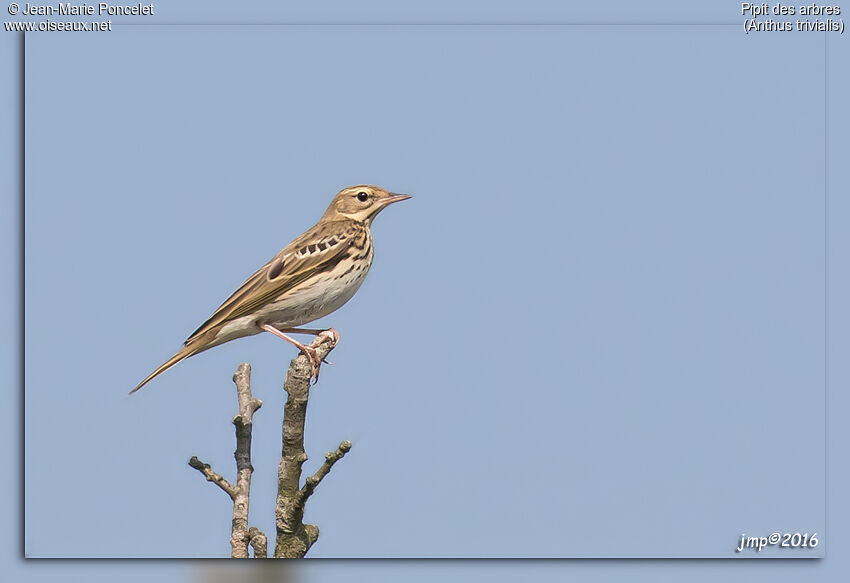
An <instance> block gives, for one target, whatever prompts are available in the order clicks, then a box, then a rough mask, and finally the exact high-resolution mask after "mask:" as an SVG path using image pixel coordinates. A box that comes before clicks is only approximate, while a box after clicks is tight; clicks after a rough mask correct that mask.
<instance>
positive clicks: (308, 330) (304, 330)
mask: <svg viewBox="0 0 850 583" xmlns="http://www.w3.org/2000/svg"><path fill="white" fill-rule="evenodd" d="M280 332H289V333H290V334H312V335H313V336H328V337H330V339H331V340H333V343H334V345H336V343H337V342H339V338H340V336H339V332H337V331H336V328H328V329H327V330H316V329H315V328H284V329H282V330H280ZM322 362H324V363H325V364H333V363H332V362H330V361H329V360H327V359H323V360H322Z"/></svg>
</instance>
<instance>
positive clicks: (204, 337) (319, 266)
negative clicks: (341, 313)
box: [130, 185, 410, 394]
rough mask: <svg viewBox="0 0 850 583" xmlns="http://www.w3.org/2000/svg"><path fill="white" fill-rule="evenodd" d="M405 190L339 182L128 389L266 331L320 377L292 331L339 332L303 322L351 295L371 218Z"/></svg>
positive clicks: (362, 268) (311, 353) (363, 267)
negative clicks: (173, 350)
mask: <svg viewBox="0 0 850 583" xmlns="http://www.w3.org/2000/svg"><path fill="white" fill-rule="evenodd" d="M408 198H410V196H408V195H406V194H393V193H392V192H387V191H386V190H384V189H383V188H379V187H377V186H370V185H359V186H352V187H350V188H345V189H343V190H341V191H340V192H339V194H337V195H336V196H335V197H334V199H333V201H332V202H331V205H330V206H329V207H328V210H327V211H325V214H324V215H322V218H321V219H319V222H318V223H316V225H315V226H314V227H313V228H311V229H309V230H308V231H307V232H305V233H304V234H303V235H301V236H300V237H298V238H297V239H295V240H294V241H293V242H292V243H290V244H289V245H287V246H286V247H284V248H283V250H282V251H281V252H280V253H278V254H277V255H275V256H274V257H273V258H272V260H271V261H269V262H268V263H266V264H265V265H264V266H262V267H261V268H260V269H259V271H257V272H256V273H255V274H254V275H252V276H251V277H249V278H248V280H247V281H246V282H245V283H243V284H242V286H241V287H240V288H239V289H238V290H236V292H235V293H234V294H233V295H232V296H230V297H229V298H228V299H227V301H225V302H224V303H223V304H222V305H221V306H220V307H219V308H218V309H217V310H216V311H215V313H213V315H212V316H210V318H209V320H207V321H206V322H204V323H203V324H202V325H201V327H200V328H198V329H197V330H195V332H194V333H193V334H192V335H191V336H189V338H188V339H187V340H186V342H185V343H184V346H183V348H181V349H180V350H179V351H178V352H177V354H175V355H174V356H172V357H171V358H169V359H168V360H166V361H165V362H164V363H163V364H162V365H161V366H160V367H159V368H157V369H156V370H155V371H153V372H152V373H151V374H150V375H148V377H147V378H146V379H145V380H143V381H142V382H141V383H139V384H138V386H137V387H136V388H135V389H133V390H132V391H130V393H131V394H132V393H135V392H136V391H138V390H139V389H141V388H142V387H143V386H144V385H145V384H146V383H147V382H148V381H150V380H151V379H153V378H154V377H156V376H157V375H159V374H160V373H162V372H163V371H165V370H167V369H169V368H171V367H172V366H174V365H175V364H177V363H178V362H180V361H181V360H183V359H184V358H188V357H190V356H192V355H194V354H198V353H199V352H203V351H204V350H207V349H209V348H212V347H213V346H218V345H219V344H223V343H225V342H229V341H230V340H234V339H235V338H241V337H243V336H251V335H253V334H259V333H260V332H263V331H265V332H270V333H271V334H274V335H275V336H279V337H280V338H283V339H284V340H286V341H287V342H291V343H292V344H293V345H295V346H296V347H297V348H298V350H300V351H301V352H302V353H304V354H305V355H306V356H307V358H308V359H310V363H311V365H312V374H313V378H314V379H316V380H318V378H319V367H320V365H321V363H320V362H319V358H318V356H317V355H316V351H315V349H313V348H310V347H309V346H307V345H304V344H302V343H300V342H298V341H297V340H295V339H293V338H291V337H289V336H287V334H288V333H303V334H313V335H322V334H330V335H332V336H334V337H335V339H336V340H338V339H339V334H338V333H337V332H336V330H334V329H333V328H331V329H329V330H311V329H305V328H298V326H302V325H304V324H307V323H308V322H312V321H313V320H318V319H319V318H322V317H324V316H327V315H328V314H330V313H331V312H333V311H335V310H337V309H339V308H340V307H342V305H343V304H344V303H345V302H347V301H348V300H350V299H351V296H353V295H354V292H356V291H357V288H359V287H360V284H361V283H363V280H364V279H365V278H366V274H367V273H368V272H369V268H370V267H371V266H372V233H371V231H370V227H371V226H372V220H373V219H374V218H375V217H376V216H377V214H378V213H379V212H381V211H382V210H383V209H384V208H386V207H387V206H388V205H390V204H392V203H394V202H398V201H401V200H405V199H408Z"/></svg>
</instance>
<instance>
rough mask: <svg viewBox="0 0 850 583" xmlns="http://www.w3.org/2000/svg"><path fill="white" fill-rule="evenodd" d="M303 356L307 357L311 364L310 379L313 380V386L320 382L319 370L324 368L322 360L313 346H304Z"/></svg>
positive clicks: (302, 347)
mask: <svg viewBox="0 0 850 583" xmlns="http://www.w3.org/2000/svg"><path fill="white" fill-rule="evenodd" d="M299 348H300V349H301V354H303V355H304V356H306V357H307V360H308V361H309V362H310V378H311V379H312V380H313V384H314V385H315V384H316V383H318V382H319V369H320V368H321V366H322V360H321V359H320V358H319V354H318V352H317V351H316V349H315V348H313V347H312V346H307V345H304V344H302V345H301V346H300V347H299Z"/></svg>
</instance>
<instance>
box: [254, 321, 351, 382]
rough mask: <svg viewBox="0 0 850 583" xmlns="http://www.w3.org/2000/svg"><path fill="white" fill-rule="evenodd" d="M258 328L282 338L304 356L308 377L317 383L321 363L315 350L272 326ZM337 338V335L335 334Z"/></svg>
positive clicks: (265, 325) (266, 325)
mask: <svg viewBox="0 0 850 583" xmlns="http://www.w3.org/2000/svg"><path fill="white" fill-rule="evenodd" d="M260 328H262V329H263V330H265V331H266V332H270V333H271V334H274V335H275V336H277V337H278V338H283V339H284V340H286V341H287V342H289V343H290V344H292V345H293V346H295V347H296V348H298V350H300V351H301V354H303V355H304V356H306V357H307V359H308V360H309V361H310V367H311V374H310V376H311V377H313V379H314V382H318V381H319V367H320V366H321V364H322V363H321V361H320V360H319V355H318V354H316V349H315V348H313V347H312V346H307V345H306V344H301V343H300V342H298V341H297V340H295V339H294V338H290V337H289V336H287V335H286V334H284V333H283V332H281V331H280V330H278V329H277V328H275V327H274V326H270V325H269V324H261V325H260ZM286 331H287V332H291V331H293V329H292V328H287V329H286ZM337 336H339V334H337Z"/></svg>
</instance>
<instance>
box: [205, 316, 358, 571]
mask: <svg viewBox="0 0 850 583" xmlns="http://www.w3.org/2000/svg"><path fill="white" fill-rule="evenodd" d="M338 341H339V335H338V334H337V333H336V331H335V330H333V329H331V330H326V331H324V332H322V333H320V334H319V335H318V336H317V337H316V339H315V340H314V341H313V343H312V344H311V345H310V347H311V348H313V349H314V350H315V351H316V356H318V358H319V359H320V360H324V359H325V357H327V355H328V354H329V353H330V351H331V350H333V349H334V347H335V346H336V343H337V342H338ZM312 371H313V369H312V366H311V364H310V361H309V360H308V358H307V357H306V356H305V355H304V354H300V355H298V356H297V357H296V358H294V359H292V362H291V363H290V365H289V369H288V370H287V372H286V380H285V381H284V385H283V388H284V390H285V391H286V392H287V399H286V405H285V406H284V409H283V444H282V447H281V459H280V465H279V466H278V488H277V504H276V506H275V526H276V530H277V538H276V541H275V551H274V557H275V558H300V557H303V556H304V555H305V554H307V551H308V550H310V547H311V546H313V543H315V542H316V540H318V538H319V528H318V527H317V526H315V525H312V524H304V507H305V506H306V504H307V500H308V499H309V498H310V496H311V495H312V494H313V492H314V491H315V489H316V487H317V486H318V485H319V483H320V482H321V481H322V480H323V479H324V478H325V476H327V475H328V473H329V472H330V471H331V468H332V467H333V465H334V464H335V463H336V462H338V461H339V460H341V459H342V458H343V456H345V454H346V453H348V451H349V450H350V449H351V442H350V441H343V442H342V443H340V444H339V447H337V448H336V450H335V451H332V452H328V453H327V454H325V461H324V463H323V464H322V465H321V466H320V467H319V469H318V470H317V471H316V473H315V474H313V475H312V476H309V477H308V478H307V479H306V480H305V482H304V485H303V486H301V467H302V465H303V464H304V462H305V461H307V453H306V452H305V451H304V425H305V421H306V418H307V401H308V399H309V397H310V381H311V376H312ZM233 382H234V383H236V395H237V398H238V401H239V413H237V414H236V416H235V417H234V418H233V425H234V426H235V427H236V451H235V452H234V457H235V458H236V484H231V483H230V482H228V481H227V480H226V479H225V478H224V477H223V476H222V475H221V474H219V473H217V472H216V471H215V470H213V469H212V468H211V467H210V465H209V464H205V463H204V462H202V461H201V460H199V459H198V458H197V457H195V456H192V459H190V460H189V465H190V466H191V467H192V468H194V469H196V470H198V471H199V472H200V473H201V474H203V475H204V477H205V478H206V479H207V481H209V482H212V483H213V484H215V485H216V486H218V487H219V488H221V490H222V491H224V492H225V493H226V494H227V495H228V496H229V497H230V498H231V500H233V520H232V528H231V536H230V545H231V555H230V556H231V557H233V558H235V559H237V558H248V557H249V556H250V555H249V552H248V550H249V547H251V548H253V550H254V558H266V556H267V554H268V540H267V539H266V535H265V534H263V532H262V531H260V530H259V529H258V528H256V527H250V528H249V526H248V508H249V505H250V496H251V475H252V474H253V472H254V468H253V466H252V465H251V432H252V428H253V415H254V412H255V411H256V410H257V409H259V408H260V407H261V406H262V402H261V401H260V400H259V399H256V398H254V396H253V395H252V394H251V367H250V365H248V364H247V363H245V364H241V365H240V366H239V368H238V369H237V370H236V373H235V374H234V375H233Z"/></svg>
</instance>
